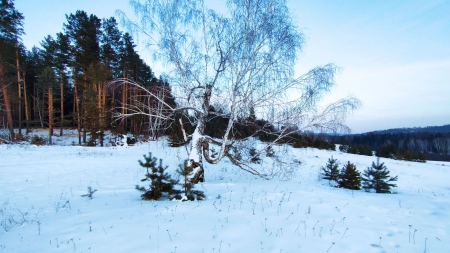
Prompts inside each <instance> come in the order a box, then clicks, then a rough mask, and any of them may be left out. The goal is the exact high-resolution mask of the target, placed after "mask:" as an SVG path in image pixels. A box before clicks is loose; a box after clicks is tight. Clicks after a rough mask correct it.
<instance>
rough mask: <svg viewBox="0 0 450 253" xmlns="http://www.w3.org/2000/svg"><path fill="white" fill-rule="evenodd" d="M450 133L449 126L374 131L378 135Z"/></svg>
mask: <svg viewBox="0 0 450 253" xmlns="http://www.w3.org/2000/svg"><path fill="white" fill-rule="evenodd" d="M420 132H428V133H450V124H449V125H443V126H427V127H410V128H392V129H387V130H380V131H374V133H378V134H396V133H420Z"/></svg>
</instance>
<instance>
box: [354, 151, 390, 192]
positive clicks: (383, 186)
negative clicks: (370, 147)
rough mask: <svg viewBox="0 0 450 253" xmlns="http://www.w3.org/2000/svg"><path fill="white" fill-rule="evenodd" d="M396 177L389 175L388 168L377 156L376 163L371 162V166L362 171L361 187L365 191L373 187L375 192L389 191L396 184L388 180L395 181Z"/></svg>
mask: <svg viewBox="0 0 450 253" xmlns="http://www.w3.org/2000/svg"><path fill="white" fill-rule="evenodd" d="M397 179H398V176H395V177H390V176H389V170H388V169H387V168H386V166H385V165H384V163H380V159H379V158H378V159H377V163H376V164H375V162H372V167H369V168H367V170H365V171H364V173H363V177H362V181H363V186H362V188H363V189H364V190H366V191H370V190H371V189H374V190H375V192H376V193H391V187H396V186H397V185H395V184H393V183H390V182H394V181H397Z"/></svg>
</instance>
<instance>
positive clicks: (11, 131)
mask: <svg viewBox="0 0 450 253" xmlns="http://www.w3.org/2000/svg"><path fill="white" fill-rule="evenodd" d="M0 76H3V67H2V66H1V65H0ZM0 82H1V88H2V91H3V100H4V101H5V110H6V121H7V124H8V129H9V135H10V140H11V141H14V127H13V119H12V112H11V104H10V103H9V94H8V90H7V85H6V84H5V82H4V81H0Z"/></svg>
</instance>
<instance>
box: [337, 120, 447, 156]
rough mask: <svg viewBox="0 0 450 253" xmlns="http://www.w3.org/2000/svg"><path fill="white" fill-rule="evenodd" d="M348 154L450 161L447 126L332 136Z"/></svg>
mask: <svg viewBox="0 0 450 253" xmlns="http://www.w3.org/2000/svg"><path fill="white" fill-rule="evenodd" d="M330 140H331V142H333V143H339V144H342V147H343V148H345V149H346V152H348V153H356V154H366V153H367V154H369V155H370V152H366V150H372V151H375V154H376V155H377V156H379V157H387V158H395V159H399V160H423V159H424V158H425V159H426V160H435V161H450V125H444V126H433V127H416V128H396V129H388V130H383V131H374V132H368V133H363V134H351V135H343V136H333V137H331V138H330Z"/></svg>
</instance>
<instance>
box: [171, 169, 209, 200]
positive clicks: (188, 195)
mask: <svg viewBox="0 0 450 253" xmlns="http://www.w3.org/2000/svg"><path fill="white" fill-rule="evenodd" d="M193 169H194V167H193V166H192V165H191V166H189V161H188V160H185V161H184V163H183V164H180V165H179V169H178V170H177V172H178V174H180V175H181V176H182V177H183V178H182V180H183V181H182V184H181V185H182V187H183V190H184V196H185V197H182V198H181V200H182V201H185V200H191V201H194V200H196V199H197V200H203V199H204V198H205V194H204V193H203V192H202V191H199V190H194V189H193V188H194V184H193V183H192V182H191V181H190V180H189V178H188V176H189V175H190V173H191V172H192V170H193Z"/></svg>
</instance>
